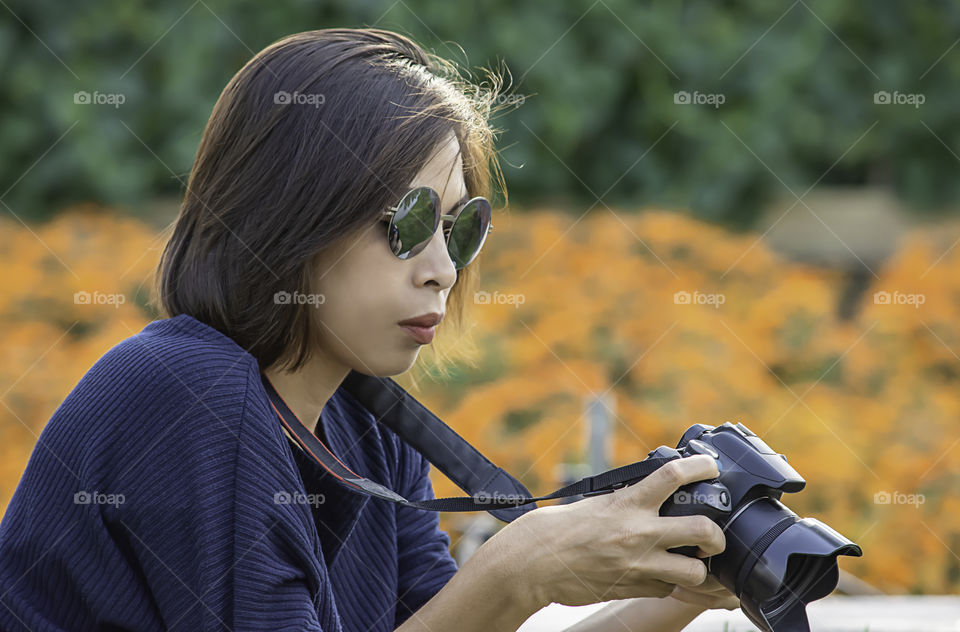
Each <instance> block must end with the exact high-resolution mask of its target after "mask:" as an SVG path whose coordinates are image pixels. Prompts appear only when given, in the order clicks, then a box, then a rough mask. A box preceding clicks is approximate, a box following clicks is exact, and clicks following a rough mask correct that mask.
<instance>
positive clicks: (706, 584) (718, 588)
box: [694, 575, 727, 592]
mask: <svg viewBox="0 0 960 632" xmlns="http://www.w3.org/2000/svg"><path fill="white" fill-rule="evenodd" d="M694 590H697V591H698V592H723V591H726V590H727V588H726V586H724V585H723V584H721V583H720V580H718V579H717V578H716V577H714V576H713V575H707V578H706V579H705V580H703V583H702V584H700V585H699V586H697V587H696V588H694Z"/></svg>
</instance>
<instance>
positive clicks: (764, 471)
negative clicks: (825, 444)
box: [650, 422, 863, 632]
mask: <svg viewBox="0 0 960 632" xmlns="http://www.w3.org/2000/svg"><path fill="white" fill-rule="evenodd" d="M697 454H707V455H709V456H711V457H713V458H714V459H716V460H717V465H718V467H719V468H720V474H719V475H718V476H717V478H715V479H712V480H707V481H697V482H695V483H690V484H689V485H684V486H683V487H681V488H679V489H678V490H677V491H676V492H675V493H674V494H673V496H672V497H671V498H670V499H668V500H667V502H665V503H664V504H663V506H661V507H660V515H661V516H692V515H701V516H707V517H709V518H710V519H711V520H713V521H714V522H715V523H717V524H718V525H719V526H720V528H722V529H723V531H724V534H725V536H726V542H727V544H726V548H725V549H724V551H723V552H722V553H720V554H718V555H714V556H712V557H708V558H705V559H704V562H705V563H706V565H707V571H708V572H709V573H710V574H711V575H713V576H714V577H716V578H717V579H718V580H719V582H720V583H721V584H723V585H724V586H725V587H726V588H727V589H728V590H730V591H732V592H733V593H734V594H735V595H737V597H739V598H740V606H741V608H742V609H743V612H744V614H746V615H747V618H748V619H750V621H752V622H753V623H754V624H755V625H757V626H758V627H760V629H761V630H765V631H767V632H801V631H802V632H808V631H809V630H810V624H809V622H808V621H807V611H806V606H807V604H808V603H810V602H811V601H815V600H817V599H820V598H821V597H824V596H826V595H828V594H829V593H830V592H832V591H833V589H834V588H836V586H837V581H838V577H839V571H838V569H837V556H838V555H851V556H856V557H860V556H861V555H862V554H863V551H861V549H860V547H859V546H857V545H856V544H854V543H853V542H851V541H850V540H848V539H847V538H845V537H844V536H842V535H841V534H839V533H837V532H836V531H834V530H833V529H831V528H830V527H829V526H827V525H825V524H824V523H822V522H820V521H819V520H816V519H815V518H800V517H799V516H797V514H795V513H793V512H792V511H790V509H788V508H787V507H786V506H785V505H784V504H783V503H781V502H780V497H781V496H782V495H783V493H784V492H798V491H800V490H801V489H803V487H804V485H806V481H804V480H803V478H802V477H801V476H800V474H798V473H797V471H796V470H794V469H793V468H792V467H791V466H790V465H789V464H787V458H786V457H785V456H783V455H782V454H778V453H776V452H774V451H773V450H771V449H770V447H769V446H768V445H767V444H766V443H764V442H763V441H762V440H761V439H760V438H759V437H757V436H756V435H755V434H754V433H752V432H750V429H749V428H747V427H746V426H744V425H743V424H740V423H738V424H736V425H733V424H731V423H730V422H727V423H724V424H723V425H722V426H719V427H717V428H715V427H713V426H708V425H706V424H695V425H693V426H690V428H688V429H687V431H686V432H685V433H683V437H682V438H681V439H680V442H679V443H678V444H677V449H673V448H670V447H667V446H660V447H659V448H657V449H656V450H653V451H652V452H650V456H651V457H674V458H676V457H677V456H680V457H688V456H694V455H697ZM669 550H670V552H672V553H681V554H683V555H688V556H690V557H695V556H696V547H692V546H684V547H677V548H674V549H669Z"/></svg>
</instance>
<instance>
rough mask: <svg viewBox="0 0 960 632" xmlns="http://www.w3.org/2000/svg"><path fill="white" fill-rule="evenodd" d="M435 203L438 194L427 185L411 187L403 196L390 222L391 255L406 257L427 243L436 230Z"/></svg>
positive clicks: (437, 217) (437, 219)
mask: <svg viewBox="0 0 960 632" xmlns="http://www.w3.org/2000/svg"><path fill="white" fill-rule="evenodd" d="M438 205H439V200H438V199H437V194H436V193H434V192H433V191H431V190H430V189H428V188H426V187H419V188H416V189H413V190H411V191H409V192H408V193H407V194H406V195H404V196H403V198H402V199H401V200H400V203H399V204H398V205H397V211H396V213H395V214H394V216H393V218H392V220H391V221H390V230H389V237H390V248H391V250H393V254H395V255H397V257H399V258H400V259H408V258H410V257H413V256H414V255H416V254H417V253H419V252H420V251H421V250H423V249H424V248H425V247H426V246H427V244H428V243H429V241H430V238H431V237H433V234H434V233H435V232H436V230H437V223H438V221H439V213H438V212H437V209H438V208H439V206H438Z"/></svg>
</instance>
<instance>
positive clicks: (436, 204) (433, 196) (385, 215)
mask: <svg viewBox="0 0 960 632" xmlns="http://www.w3.org/2000/svg"><path fill="white" fill-rule="evenodd" d="M419 190H425V191H426V193H427V195H429V196H430V201H431V202H432V203H433V209H434V218H435V219H434V224H433V233H436V230H437V226H439V225H440V223H441V222H444V221H448V222H451V224H450V227H449V228H444V230H443V240H444V243H445V244H446V246H447V253H448V254H449V252H450V251H449V248H450V235H451V234H452V233H453V227H454V226H455V225H456V223H457V220H458V219H459V218H460V217H461V216H462V213H460V214H458V215H444V214H442V213H441V212H440V196H439V195H438V194H437V192H436V191H435V190H433V189H432V188H430V187H414V188H413V189H410V190H409V191H407V192H406V193H404V194H403V197H401V198H400V203H402V202H403V201H404V200H405V199H406V198H407V196H409V195H412V194H414V193H416V192H417V191H419ZM478 200H479V201H482V202H484V203H485V204H486V205H487V207H488V208H489V207H490V201H489V200H488V199H487V198H485V197H483V196H480V195H478V196H476V197H472V198H470V199H469V200H467V201H466V202H464V203H463V204H461V205H460V206H458V207H457V208H455V209H454V213H456V212H457V211H461V210H463V209H464V208H466V207H467V206H469V205H470V204H471V203H473V202H476V201H478ZM400 203H398V204H397V206H388V207H387V208H388V209H389V210H386V211H383V212H382V213H381V214H380V219H381V220H390V223H389V224H388V225H387V239H389V238H390V231H391V229H392V228H393V218H394V216H395V215H396V214H397V212H398V211H399V209H400ZM492 232H493V218H492V217H491V218H490V220H489V222H488V224H487V230H486V233H484V235H483V236H482V237H481V238H480V246H479V247H478V248H477V251H476V252H475V253H474V254H473V257H471V258H470V261H468V262H467V263H465V264H464V265H463V266H461V267H457V270H461V269H463V268H465V267H467V266H468V265H470V264H471V263H472V262H473V260H474V259H476V258H477V255H479V254H480V251H481V250H483V245H484V244H485V243H486V241H487V236H488V235H489V234H490V233H492ZM431 235H432V233H431ZM429 240H430V238H427V239H425V240H424V241H422V242H420V243H419V244H414V245H413V246H411V248H410V251H411V252H412V251H413V250H414V249H415V248H416V247H417V246H419V245H421V244H425V243H427V242H428V241H429ZM422 251H423V248H421V249H420V250H417V252H416V253H415V254H411V255H409V256H408V257H407V258H410V257H416V256H417V255H418V254H420V253H421V252H422ZM393 254H395V255H397V256H398V257H399V254H398V253H396V252H395V253H393Z"/></svg>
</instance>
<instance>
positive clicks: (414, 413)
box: [261, 371, 679, 522]
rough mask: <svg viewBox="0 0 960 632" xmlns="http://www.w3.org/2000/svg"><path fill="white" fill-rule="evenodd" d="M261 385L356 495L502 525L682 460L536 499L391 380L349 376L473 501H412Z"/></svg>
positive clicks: (306, 446) (626, 469)
mask: <svg viewBox="0 0 960 632" xmlns="http://www.w3.org/2000/svg"><path fill="white" fill-rule="evenodd" d="M261 379H262V381H263V386H264V388H265V389H266V391H267V395H268V396H269V398H270V402H271V404H272V405H273V409H274V410H275V411H276V413H277V416H278V417H279V418H280V423H281V424H282V425H283V427H284V428H286V429H287V431H288V432H289V433H290V435H291V437H293V438H294V439H295V441H296V442H297V444H298V445H299V446H300V447H301V448H302V449H303V450H304V451H305V452H306V453H307V454H308V455H310V456H311V457H312V458H313V459H315V460H316V461H317V462H318V463H319V464H320V465H321V466H323V468H324V469H325V470H326V471H327V472H329V473H330V474H331V475H333V476H334V478H336V479H337V480H338V481H340V482H341V483H342V484H344V485H346V486H347V487H348V488H350V489H352V490H353V491H355V492H357V493H360V494H367V495H369V496H375V497H377V498H381V499H383V500H388V501H391V502H395V503H399V504H402V505H406V506H408V507H414V508H417V509H424V510H426V511H488V512H489V513H490V514H491V515H493V516H494V517H496V518H498V519H500V520H502V521H504V522H511V521H512V520H514V519H516V518H518V517H519V516H520V515H522V514H524V513H526V512H527V511H531V510H533V509H536V502H537V501H540V500H553V499H557V498H567V497H570V496H578V495H583V496H594V495H597V494H606V493H609V492H612V491H613V490H615V489H619V488H621V487H625V486H627V485H631V484H633V483H635V482H637V481H639V480H641V479H643V478H645V477H646V476H648V475H649V474H651V473H652V472H654V471H656V470H657V469H659V468H660V467H661V466H662V465H663V464H664V463H667V462H668V461H672V460H674V459H675V458H679V457H649V458H647V459H644V460H643V461H637V462H635V463H631V464H630V465H624V466H622V467H618V468H614V469H612V470H608V471H606V472H601V473H600V474H595V475H593V476H587V477H585V478H582V479H580V480H579V481H577V482H575V483H571V484H570V485H567V486H565V487H562V488H560V489H558V490H556V491H555V492H553V493H551V494H548V495H546V496H538V497H535V498H534V497H531V495H530V491H529V490H528V489H527V488H526V487H524V485H523V484H522V483H521V482H520V481H518V480H517V479H515V478H514V477H512V476H511V475H510V474H508V473H507V472H506V471H505V470H503V469H502V468H500V467H497V466H496V465H494V464H493V463H492V462H491V461H490V460H489V459H487V457H485V456H483V454H481V453H480V452H479V451H478V450H477V449H476V448H474V447H473V446H472V445H470V443H469V442H467V440H466V439H464V438H463V437H461V436H460V435H458V434H457V433H456V432H455V431H454V430H453V429H452V428H450V427H449V426H448V425H447V424H445V423H444V422H443V421H442V420H440V418H439V417H437V416H436V415H434V414H433V413H432V412H430V410H429V409H427V408H426V407H425V406H424V405H423V404H421V403H420V402H419V401H417V400H416V398H414V397H413V396H411V395H410V394H409V393H407V392H406V391H405V390H404V389H403V388H402V387H401V386H400V385H399V384H397V383H396V382H394V381H393V380H392V379H390V378H381V377H372V376H368V375H364V374H362V373H358V372H357V371H351V372H350V373H349V374H348V375H347V377H346V378H345V379H344V382H343V384H342V386H343V388H344V389H345V390H346V391H347V392H348V393H349V394H350V395H352V396H353V397H354V398H355V399H356V400H357V401H358V402H359V403H360V404H361V405H362V406H363V407H364V408H365V409H367V410H368V411H369V412H370V413H372V414H373V415H374V417H375V418H376V420H377V421H378V422H380V423H381V424H383V425H384V426H386V427H387V428H389V429H390V430H392V431H393V432H394V433H396V434H397V435H398V436H399V437H400V438H401V439H402V440H403V441H405V442H406V443H407V444H409V445H410V446H411V447H412V448H413V449H415V450H417V451H418V452H420V453H421V454H422V455H423V456H424V457H425V458H426V459H427V460H428V461H430V463H432V464H433V465H434V466H436V467H437V469H439V470H440V471H441V472H443V473H444V475H445V476H447V478H449V479H450V480H451V481H453V482H454V483H456V485H457V486H458V487H459V488H460V489H462V490H463V491H465V492H467V493H468V494H471V495H470V496H462V497H455V498H433V499H428V500H407V499H406V498H404V497H403V496H401V495H400V494H397V493H396V492H394V491H393V490H391V489H388V488H387V487H384V486H383V485H380V484H379V483H376V482H374V481H371V480H369V479H367V478H364V477H363V476H361V475H359V474H357V473H356V472H354V471H352V470H351V469H350V468H348V467H347V466H346V465H344V464H343V462H342V461H340V459H338V458H337V457H336V455H335V454H333V452H331V451H330V449H329V448H327V446H326V445H324V444H323V443H322V442H321V441H320V440H319V439H318V438H317V436H316V435H315V434H314V433H313V432H311V431H310V429H309V428H307V427H306V426H304V425H303V423H302V422H300V420H299V419H297V416H296V415H294V414H293V412H292V411H291V410H290V408H289V407H288V406H287V404H286V402H284V401H283V398H282V397H280V394H279V393H277V391H276V389H275V388H274V387H273V384H271V383H270V380H269V379H268V378H267V377H266V376H265V375H263V374H262V373H261ZM531 503H532V505H531Z"/></svg>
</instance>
